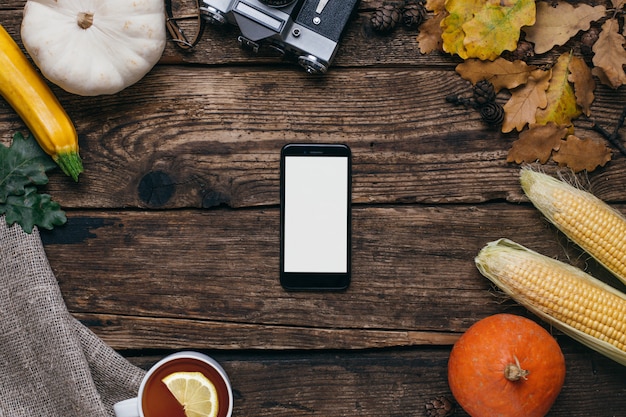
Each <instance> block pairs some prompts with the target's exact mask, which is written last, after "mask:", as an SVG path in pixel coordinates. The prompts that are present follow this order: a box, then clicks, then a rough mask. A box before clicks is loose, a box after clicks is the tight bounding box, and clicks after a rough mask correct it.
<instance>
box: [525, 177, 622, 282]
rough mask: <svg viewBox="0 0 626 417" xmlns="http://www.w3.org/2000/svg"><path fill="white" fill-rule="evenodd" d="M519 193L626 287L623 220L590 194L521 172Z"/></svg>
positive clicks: (562, 183)
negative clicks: (521, 190)
mask: <svg viewBox="0 0 626 417" xmlns="http://www.w3.org/2000/svg"><path fill="white" fill-rule="evenodd" d="M520 182H521V184H522V189H523V190H524V192H525V193H526V195H527V196H528V198H529V199H530V201H532V203H533V204H534V205H535V207H537V209H539V210H540V211H541V212H542V213H543V215H544V216H546V218H547V219H548V220H549V221H550V222H551V223H552V224H554V225H555V226H556V227H557V228H558V229H559V230H561V231H562V232H563V233H564V234H565V235H566V236H567V237H568V238H569V239H570V240H572V241H573V242H574V243H576V244H577V245H578V246H580V247H581V248H582V249H583V250H584V251H585V252H587V253H588V254H589V255H591V256H592V257H594V258H595V259H596V260H597V261H598V262H599V263H600V264H602V265H604V267H605V268H606V269H608V270H609V271H610V272H611V273H613V274H614V275H615V276H616V277H617V278H619V279H620V280H621V281H622V282H623V283H625V284H626V218H625V217H624V216H623V215H622V214H621V213H619V212H618V211H617V210H615V209H613V208H612V207H611V206H609V205H608V204H606V203H605V202H603V201H602V200H600V199H599V198H597V197H596V196H594V195H593V194H591V193H589V192H586V191H583V190H581V189H578V188H576V187H573V186H571V185H569V184H567V183H565V182H563V181H559V180H557V179H556V178H553V177H551V176H549V175H546V174H542V173H539V172H535V171H532V170H530V169H523V170H522V173H521V176H520Z"/></svg>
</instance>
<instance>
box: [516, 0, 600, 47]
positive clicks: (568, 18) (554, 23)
mask: <svg viewBox="0 0 626 417" xmlns="http://www.w3.org/2000/svg"><path fill="white" fill-rule="evenodd" d="M605 13H606V7H604V6H595V7H592V6H590V5H588V4H580V5H578V6H577V7H574V6H572V5H571V4H569V3H565V2H559V3H557V5H556V6H555V7H554V6H552V4H549V3H547V2H544V1H541V2H538V3H537V21H536V22H535V24H534V25H532V26H529V27H526V28H524V29H523V30H524V33H526V40H527V41H528V42H532V43H534V44H535V48H534V49H535V53H537V54H543V53H545V52H548V51H549V50H550V49H552V48H553V47H554V46H555V45H563V44H565V43H566V42H567V41H568V40H570V38H572V37H573V36H575V35H576V34H577V33H578V32H579V31H581V30H589V28H590V27H591V22H594V21H596V20H598V19H601V18H603V17H604V15H605Z"/></svg>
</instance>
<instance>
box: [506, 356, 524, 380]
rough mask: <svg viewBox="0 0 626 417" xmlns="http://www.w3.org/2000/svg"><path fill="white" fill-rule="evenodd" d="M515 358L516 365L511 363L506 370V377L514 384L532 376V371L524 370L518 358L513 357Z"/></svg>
mask: <svg viewBox="0 0 626 417" xmlns="http://www.w3.org/2000/svg"><path fill="white" fill-rule="evenodd" d="M513 358H514V359H515V363H510V364H508V365H507V366H506V368H504V377H505V378H506V379H507V380H509V381H512V382H515V381H519V380H520V379H524V380H526V379H528V378H526V377H527V376H528V374H530V371H527V370H526V369H522V366H521V365H520V364H519V359H517V356H513Z"/></svg>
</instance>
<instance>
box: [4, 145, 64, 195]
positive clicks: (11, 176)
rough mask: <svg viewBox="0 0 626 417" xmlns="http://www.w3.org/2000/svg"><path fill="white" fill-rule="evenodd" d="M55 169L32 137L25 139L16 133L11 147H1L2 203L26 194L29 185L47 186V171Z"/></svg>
mask: <svg viewBox="0 0 626 417" xmlns="http://www.w3.org/2000/svg"><path fill="white" fill-rule="evenodd" d="M55 167H56V164H55V163H54V161H52V159H51V158H50V157H49V156H48V155H46V153H45V152H44V151H43V150H42V149H41V147H40V146H39V145H38V144H37V142H36V141H35V139H34V138H33V136H32V135H31V136H29V137H28V139H25V138H24V136H23V135H22V134H21V133H16V134H15V135H14V136H13V143H12V144H11V146H9V147H8V148H7V147H6V146H3V145H0V203H5V202H6V201H7V198H8V197H9V196H10V195H21V194H24V192H25V190H24V187H26V186H28V185H29V184H34V185H43V184H47V183H48V177H47V176H46V171H49V170H51V169H53V168H55Z"/></svg>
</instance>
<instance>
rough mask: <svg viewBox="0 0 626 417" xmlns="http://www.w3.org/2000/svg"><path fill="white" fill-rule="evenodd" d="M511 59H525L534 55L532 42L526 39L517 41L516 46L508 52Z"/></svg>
mask: <svg viewBox="0 0 626 417" xmlns="http://www.w3.org/2000/svg"><path fill="white" fill-rule="evenodd" d="M508 56H509V59H510V60H511V61H517V60H520V61H526V60H527V59H528V58H532V57H533V56H535V50H534V47H533V44H532V43H530V42H527V41H519V42H517V48H516V49H515V50H514V51H512V52H511V53H509V54H508Z"/></svg>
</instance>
